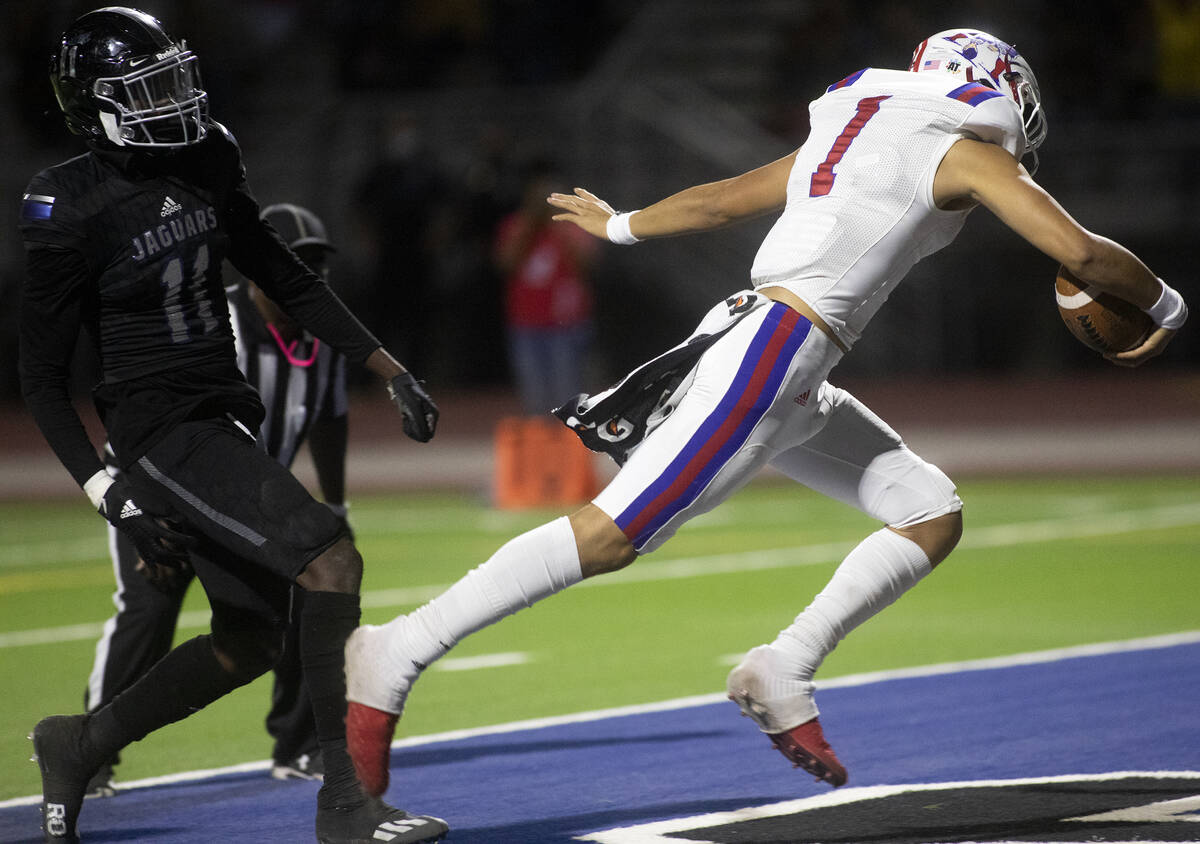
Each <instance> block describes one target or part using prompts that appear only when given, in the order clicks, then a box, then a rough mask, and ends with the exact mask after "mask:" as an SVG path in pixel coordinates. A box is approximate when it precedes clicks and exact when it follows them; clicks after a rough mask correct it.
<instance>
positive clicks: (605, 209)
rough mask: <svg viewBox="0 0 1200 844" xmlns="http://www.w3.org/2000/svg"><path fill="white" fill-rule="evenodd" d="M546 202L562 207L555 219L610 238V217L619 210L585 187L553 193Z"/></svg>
mask: <svg viewBox="0 0 1200 844" xmlns="http://www.w3.org/2000/svg"><path fill="white" fill-rule="evenodd" d="M546 202H548V203H550V204H551V205H553V206H554V207H555V208H560V209H562V212H563V213H561V214H555V215H554V217H553V219H554V220H557V221H559V222H567V223H574V224H575V225H577V226H579V228H581V229H583V230H584V231H585V232H587V233H588V234H590V235H593V236H595V237H598V238H600V239H601V240H608V218H609V217H611V216H612V215H613V214H616V213H617V212H616V211H614V210H613V208H612V206H611V205H609V204H608V203H607V202H605V201H604V200H603V199H601V198H600V197H598V196H596V195H595V194H592V193H590V192H588V191H586V190H584V189H583V188H575V193H574V194H567V193H552V194H550V195H549V196H548V197H546Z"/></svg>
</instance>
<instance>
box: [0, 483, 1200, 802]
mask: <svg viewBox="0 0 1200 844" xmlns="http://www.w3.org/2000/svg"><path fill="white" fill-rule="evenodd" d="M1198 491H1200V478H1197V477H1180V476H1175V477H1164V478H1150V477H1146V478H1134V479H1129V478H1094V477H1089V478H1069V479H1058V480H1049V479H1025V480H1017V479H1011V478H1006V479H1003V480H984V479H976V480H969V481H967V482H963V483H961V484H960V494H961V495H962V497H963V499H964V500H965V501H966V511H965V516H966V523H967V530H966V535H965V537H964V540H963V543H962V545H960V547H959V549H958V550H957V551H956V552H955V553H954V555H953V556H952V557H951V558H950V559H949V560H948V561H947V562H946V563H945V564H944V565H943V566H942V567H940V568H939V570H938V571H937V572H935V573H934V575H933V576H932V577H931V578H930V579H928V580H927V581H926V582H925V583H923V584H921V585H920V586H919V587H918V588H917V589H916V590H914V591H913V592H912V593H910V594H909V595H907V596H905V598H904V599H903V600H902V601H901V602H900V603H899V604H897V605H896V606H895V607H893V608H892V609H891V610H889V611H887V612H885V613H884V614H882V615H881V616H879V617H877V618H875V619H873V620H872V621H871V622H869V623H868V624H867V625H865V626H864V627H863V628H861V629H860V630H859V631H858V632H857V633H855V634H854V635H853V636H852V637H851V638H850V640H849V641H848V642H847V643H846V644H844V645H843V646H842V648H841V649H840V650H839V651H837V652H836V653H835V654H834V655H833V656H831V657H830V659H829V660H828V661H827V662H826V665H825V667H824V669H823V670H822V673H821V674H820V675H819V677H833V676H837V675H840V674H847V673H854V672H859V671H870V670H877V669H885V668H895V667H900V666H907V665H920V664H927V663H934V662H943V661H947V660H957V659H971V658H977V657H985V656H995V655H1001V654H1009V653H1017V652H1022V651H1029V650H1038V649H1044V648H1052V647H1059V646H1065V645H1073V644H1081V643H1087V642H1099V641H1112V640H1119V639H1128V638H1135V637H1141V636H1149V635H1155V634H1160V633H1169V632H1177V631H1183V630H1194V629H1198V628H1200V611H1198V610H1197V604H1196V596H1197V595H1200V565H1198V563H1200V496H1197V492H1198ZM553 515H557V513H549V512H526V513H504V512H497V511H494V510H491V509H488V508H487V507H486V506H484V505H483V504H481V503H480V502H478V501H475V500H471V499H468V498H457V497H452V496H445V495H442V496H418V495H406V496H390V497H375V498H365V497H359V498H356V499H355V501H354V509H353V511H352V521H353V523H354V526H355V529H356V530H357V532H358V537H359V546H360V548H361V550H362V552H363V555H364V557H365V558H366V561H367V574H366V578H365V582H364V613H363V615H364V620H365V621H368V622H376V623H377V622H382V621H385V620H386V619H388V618H391V617H392V616H393V615H395V614H396V613H397V612H401V611H404V610H405V609H407V608H411V607H412V606H414V605H415V604H416V603H417V602H419V601H421V600H423V596H428V595H431V594H435V593H436V592H437V591H439V590H440V588H441V587H444V586H446V585H448V584H450V583H451V582H452V581H453V580H455V579H456V578H457V577H458V576H459V575H461V574H462V573H463V572H464V571H466V569H468V568H469V567H471V566H473V565H476V564H477V563H479V562H481V561H482V560H483V559H485V558H486V557H487V556H488V555H489V554H490V553H491V552H492V551H493V550H495V548H496V547H498V546H499V545H500V544H501V543H502V542H503V541H504V540H506V539H508V538H509V537H511V536H513V535H515V534H516V533H518V532H520V531H521V530H524V529H527V528H530V527H533V526H535V525H537V524H540V523H541V522H543V521H545V520H546V519H547V518H549V517H550V516H553ZM872 529H874V525H873V523H872V522H870V521H869V520H868V519H866V518H864V517H863V516H861V515H859V514H857V513H855V512H853V511H850V510H848V509H847V508H845V507H844V506H842V505H840V504H837V503H835V502H831V501H828V500H826V499H823V498H821V497H819V496H817V495H815V494H812V493H809V492H807V491H805V490H803V489H799V488H796V487H793V486H790V485H788V486H782V485H776V484H774V483H771V482H762V483H760V484H756V485H754V486H751V487H750V488H749V489H747V490H745V491H743V492H742V493H741V494H739V495H738V496H736V497H735V498H734V499H733V500H732V501H730V502H728V503H727V504H726V505H725V506H724V507H722V508H721V509H719V510H718V511H716V512H715V513H712V514H709V515H708V516H706V517H703V518H701V519H698V520H696V521H694V522H692V523H691V524H689V525H688V526H687V527H685V528H684V529H683V530H682V531H681V532H680V533H679V535H678V536H677V537H676V538H675V539H674V540H673V541H672V542H671V543H669V544H668V545H667V547H666V548H665V549H663V550H662V551H659V552H657V553H656V554H653V555H651V556H649V557H647V558H646V559H644V560H642V561H639V562H638V563H636V564H634V565H633V566H631V567H630V568H629V569H627V570H625V571H624V572H621V573H619V574H616V575H611V576H609V577H607V578H601V579H598V580H597V581H594V582H589V583H588V584H585V585H584V586H583V587H580V588H574V589H571V590H568V591H567V592H566V593H564V594H562V595H559V596H556V597H555V598H553V599H550V600H548V601H546V602H544V603H542V604H539V605H538V606H537V607H535V608H533V609H532V610H528V611H525V612H523V613H521V614H519V615H517V616H515V617H513V618H510V619H507V620H505V621H504V622H502V623H500V624H499V625H497V626H495V627H493V628H490V629H488V630H485V631H483V632H481V633H479V634H477V635H476V636H474V637H472V638H471V639H468V640H467V641H466V642H464V643H463V644H462V645H461V646H460V647H459V648H457V649H456V650H455V651H454V652H453V653H452V654H451V655H450V658H454V659H458V658H462V657H471V656H476V657H477V656H486V655H496V654H513V655H520V657H519V659H520V660H523V661H520V662H518V663H517V664H510V665H506V666H503V667H492V668H475V669H474V670H445V669H447V668H455V667H458V668H462V667H463V664H462V663H454V662H451V661H450V660H449V659H448V660H447V661H445V662H444V663H442V664H439V667H438V670H431V671H430V672H428V674H427V675H426V676H425V677H424V678H422V680H421V682H420V684H419V685H418V686H417V687H416V691H415V692H414V694H413V696H412V698H411V699H410V702H409V707H408V710H407V712H406V715H405V718H404V721H403V722H402V723H401V727H400V733H399V734H400V735H419V734H425V733H434V732H441V731H445V730H450V729H455V728H460V727H469V726H479V725H484V724H492V723H500V722H506V721H512V720H519V719H525V718H532V717H537V716H545V715H556V714H563V713H567V712H574V711H580V710H590V709H599V708H604V707H611V706H618V705H623V704H633V703H646V702H651V701H658V700H665V699H670V698H675V697H681V696H686V695H694V694H706V693H712V692H717V691H720V690H721V689H723V688H724V677H725V674H726V672H727V671H728V667H729V660H730V659H731V658H733V657H735V656H736V655H739V654H740V653H742V652H744V651H745V650H747V649H748V648H750V647H752V646H754V645H756V644H758V643H760V642H763V641H767V640H769V639H771V638H772V637H773V636H774V634H775V633H776V631H777V630H778V629H779V628H780V627H782V626H784V625H786V624H787V623H788V622H789V621H790V619H791V618H792V616H793V615H795V614H796V612H798V611H799V610H800V609H802V608H803V607H804V605H805V604H806V603H807V601H808V599H809V598H810V597H811V596H812V595H813V594H814V593H815V592H816V591H817V590H818V589H819V588H820V587H821V586H822V585H823V583H824V582H825V580H826V579H827V578H828V576H829V574H830V573H831V572H832V570H833V568H834V566H835V564H836V561H837V560H838V559H840V557H841V555H842V554H843V553H844V552H845V551H846V550H848V549H849V548H850V547H851V545H852V544H853V543H854V542H855V541H857V539H858V538H860V537H861V536H863V535H864V534H865V533H866V532H868V531H870V530H872ZM111 593H112V574H111V570H110V566H109V562H108V559H107V553H106V545H105V539H104V525H103V522H102V521H101V520H100V519H98V518H97V517H96V516H95V515H94V514H92V513H91V512H89V508H88V507H87V506H86V505H85V504H84V503H80V502H78V501H69V502H65V503H61V504H48V503H27V504H17V503H0V677H2V678H3V683H4V688H5V693H4V696H3V704H2V705H0V759H2V760H3V761H2V762H0V799H3V798H8V797H15V796H24V795H30V794H35V793H37V792H38V791H39V790H40V788H39V785H38V779H37V776H36V767H35V766H34V765H32V764H29V763H28V762H26V760H27V759H28V758H29V754H30V744H29V742H28V741H26V739H25V736H26V734H27V732H28V731H29V729H30V728H31V727H32V725H33V724H34V723H35V722H36V721H37V719H38V718H39V717H41V716H43V715H47V714H51V713H58V712H75V711H78V710H79V708H80V707H81V705H82V695H83V688H84V684H85V681H86V677H87V674H88V671H89V670H90V666H91V659H92V650H93V645H94V642H95V638H96V636H97V634H98V632H99V626H100V623H101V622H103V620H104V619H105V618H106V617H107V616H108V615H109V613H110V612H111V609H112V604H111ZM204 607H205V604H204V598H203V594H202V592H201V590H199V589H198V588H194V589H193V593H192V594H191V595H189V598H188V602H187V605H186V607H185V616H184V619H183V621H184V624H183V625H182V628H181V630H180V633H179V635H180V636H181V637H190V636H193V635H196V633H198V632H200V631H201V630H202V626H203V623H204V618H205V613H204ZM512 659H514V660H516V659H518V657H516V656H514V657H512ZM501 661H503V660H501ZM269 692H270V689H269V680H268V679H266V678H264V679H260V680H259V681H258V682H256V683H254V684H252V685H250V686H248V687H247V688H245V689H242V690H240V691H239V692H237V693H235V694H234V695H231V696H230V697H228V698H226V699H224V700H221V701H218V702H217V703H215V704H214V705H212V706H211V707H210V708H209V709H208V710H206V711H205V712H203V713H200V714H198V715H196V716H194V717H192V718H190V719H188V720H187V721H186V722H184V723H182V724H178V725H175V726H173V727H169V728H167V729H165V730H162V731H160V732H158V733H156V734H155V735H152V736H151V737H150V738H148V739H147V740H145V741H143V742H140V743H138V744H136V745H134V746H133V747H131V748H129V749H127V751H126V752H125V754H124V762H123V763H122V765H121V766H120V768H119V769H118V772H117V779H118V781H121V780H126V781H127V780H132V779H139V778H143V777H147V776H154V775H158V774H165V773H170V772H175V771H183V770H192V769H196V768H206V767H217V766H224V765H229V764H233V763H237V762H247V761H253V760H259V759H265V758H267V756H268V755H269V752H270V741H269V739H268V737H267V736H266V733H265V731H264V730H263V727H262V719H263V716H264V715H265V714H266V710H267V705H268V698H269ZM731 714H732V710H731Z"/></svg>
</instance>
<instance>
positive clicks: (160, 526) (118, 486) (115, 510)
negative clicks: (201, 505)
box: [100, 478, 196, 568]
mask: <svg viewBox="0 0 1200 844" xmlns="http://www.w3.org/2000/svg"><path fill="white" fill-rule="evenodd" d="M139 500H141V499H139V497H138V493H137V491H136V490H135V489H134V488H133V485H132V484H131V483H129V481H127V480H125V479H124V478H121V479H119V480H117V481H115V482H114V483H113V484H112V486H110V487H109V488H108V490H107V491H106V492H105V493H104V498H103V500H102V501H101V502H100V515H102V516H103V517H104V518H106V519H108V521H109V523H111V524H112V525H113V526H114V527H115V528H117V530H120V531H122V532H123V533H124V534H125V535H126V536H128V537H129V538H130V540H131V541H132V542H133V545H134V547H135V548H137V551H138V556H140V557H141V558H142V560H144V561H145V562H146V564H147V565H150V566H155V567H157V566H166V567H169V568H182V567H188V566H190V562H189V557H188V549H190V548H191V547H192V546H193V545H195V544H196V538H195V537H194V536H191V535H190V534H187V533H185V532H184V531H183V530H182V526H181V525H179V524H178V523H176V522H173V521H171V520H170V519H167V518H165V517H163V516H161V515H156V514H154V513H152V512H150V511H149V510H148V509H146V508H144V507H143V506H142V505H141V504H139V503H138V502H139Z"/></svg>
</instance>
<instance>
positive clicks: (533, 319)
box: [493, 160, 597, 415]
mask: <svg viewBox="0 0 1200 844" xmlns="http://www.w3.org/2000/svg"><path fill="white" fill-rule="evenodd" d="M524 185H525V188H524V192H523V194H522V198H521V204H520V206H519V207H518V208H517V209H516V210H515V211H513V212H512V213H511V214H509V215H508V216H507V217H505V218H504V219H503V220H502V221H501V222H500V225H499V227H498V229H497V231H496V240H495V248H494V251H493V256H494V258H495V261H496V266H497V267H498V268H499V270H500V271H501V272H502V273H503V274H504V281H505V286H504V316H505V326H506V328H507V332H508V352H509V363H510V364H511V366H512V372H513V376H514V378H515V379H516V385H517V391H518V393H519V394H520V398H521V405H522V407H523V409H524V411H525V412H526V413H527V414H529V415H537V414H544V413H546V412H548V411H550V410H552V409H553V408H555V407H558V406H559V405H560V404H562V403H563V402H564V401H566V400H567V399H568V398H570V397H571V396H572V395H575V394H576V393H578V392H580V390H581V389H582V387H581V384H582V381H583V371H584V367H585V364H586V361H587V358H588V354H589V351H590V346H591V337H592V291H591V285H590V283H589V281H588V270H589V268H590V266H591V264H592V262H593V260H594V258H595V255H596V248H597V246H596V244H597V241H596V240H595V239H594V238H592V237H591V236H590V235H588V234H586V233H585V232H583V231H582V230H580V229H579V228H577V227H576V226H573V225H568V224H565V223H556V222H554V221H553V220H552V219H551V217H552V216H553V214H554V213H555V210H554V208H552V207H551V206H550V205H549V204H548V203H547V202H546V197H547V196H549V195H550V194H551V193H552V192H554V191H562V190H565V188H564V187H563V182H562V179H561V178H560V174H559V172H558V170H557V169H556V168H555V167H554V165H553V164H551V163H550V162H548V161H545V160H536V161H534V162H532V163H531V164H530V165H529V167H528V168H527V170H526V176H525V180H524Z"/></svg>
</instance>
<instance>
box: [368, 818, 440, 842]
mask: <svg viewBox="0 0 1200 844" xmlns="http://www.w3.org/2000/svg"><path fill="white" fill-rule="evenodd" d="M427 823H429V821H427V820H425V819H424V818H408V819H406V820H404V821H384V822H383V823H381V824H380V825H379V826H377V827H375V834H374V835H373V836H371V837H372V838H374V839H375V840H376V841H393V840H395V838H396V837H397V836H399V835H403V834H404V833H406V832H412V831H413V830H414V829H417V828H419V827H422V826H425V824H427Z"/></svg>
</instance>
